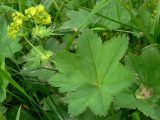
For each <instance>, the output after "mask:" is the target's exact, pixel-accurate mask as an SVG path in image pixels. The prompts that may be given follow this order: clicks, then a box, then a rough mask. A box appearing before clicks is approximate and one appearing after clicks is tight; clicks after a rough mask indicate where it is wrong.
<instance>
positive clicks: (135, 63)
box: [126, 45, 160, 100]
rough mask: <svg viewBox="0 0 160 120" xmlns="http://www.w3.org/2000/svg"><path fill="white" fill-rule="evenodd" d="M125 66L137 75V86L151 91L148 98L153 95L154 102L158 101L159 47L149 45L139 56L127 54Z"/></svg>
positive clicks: (159, 77) (159, 89)
mask: <svg viewBox="0 0 160 120" xmlns="http://www.w3.org/2000/svg"><path fill="white" fill-rule="evenodd" d="M126 64H127V65H128V66H129V67H130V68H132V69H133V70H134V71H135V72H136V73H137V75H138V83H139V86H142V85H144V86H146V87H148V88H149V89H152V90H153V94H151V95H150V96H153V95H154V96H153V97H155V100H156V98H157V99H159V97H160V87H159V86H160V81H159V80H160V75H159V71H160V67H159V65H160V47H159V46H158V45H150V46H147V47H145V48H144V49H143V50H142V53H141V55H139V56H137V55H134V54H129V55H128V56H127V57H126ZM144 97H145V96H144ZM146 97H147V96H146Z"/></svg>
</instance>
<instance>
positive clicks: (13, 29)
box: [8, 12, 25, 38]
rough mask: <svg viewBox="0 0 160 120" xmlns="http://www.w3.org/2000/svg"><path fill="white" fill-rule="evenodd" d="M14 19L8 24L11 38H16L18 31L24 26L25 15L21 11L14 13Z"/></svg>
mask: <svg viewBox="0 0 160 120" xmlns="http://www.w3.org/2000/svg"><path fill="white" fill-rule="evenodd" d="M12 18H13V21H12V22H11V24H10V25H9V26H8V36H9V37H10V38H16V35H17V32H19V30H20V29H21V28H22V24H23V20H24V18H25V17H24V15H23V14H22V13H20V12H15V13H13V14H12Z"/></svg>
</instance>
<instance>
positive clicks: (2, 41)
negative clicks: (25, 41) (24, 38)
mask: <svg viewBox="0 0 160 120" xmlns="http://www.w3.org/2000/svg"><path fill="white" fill-rule="evenodd" d="M0 23H1V24H0V28H1V29H0V51H1V53H0V56H5V57H12V56H13V54H14V53H16V52H18V51H20V50H21V49H22V47H21V45H20V44H19V43H18V42H19V40H12V39H9V38H8V37H7V23H6V21H4V20H2V19H1V18H0Z"/></svg>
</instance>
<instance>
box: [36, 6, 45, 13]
mask: <svg viewBox="0 0 160 120" xmlns="http://www.w3.org/2000/svg"><path fill="white" fill-rule="evenodd" d="M36 11H37V13H40V12H44V11H45V9H44V6H43V5H38V6H36Z"/></svg>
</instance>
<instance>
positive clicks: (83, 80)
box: [50, 30, 134, 116]
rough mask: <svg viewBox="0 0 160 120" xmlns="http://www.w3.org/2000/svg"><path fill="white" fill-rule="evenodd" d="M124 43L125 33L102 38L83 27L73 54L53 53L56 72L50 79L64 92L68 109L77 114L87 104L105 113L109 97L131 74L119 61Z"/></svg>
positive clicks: (109, 101) (125, 41) (131, 78)
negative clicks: (108, 38) (109, 38)
mask: <svg viewBox="0 0 160 120" xmlns="http://www.w3.org/2000/svg"><path fill="white" fill-rule="evenodd" d="M127 46H128V38H127V37H126V36H124V35H123V36H118V37H113V38H112V39H111V40H110V41H109V42H105V43H104V44H102V40H101V39H100V38H99V37H98V36H97V35H96V34H94V32H92V31H90V30H87V31H85V32H83V33H82V35H81V37H80V38H79V44H78V50H77V54H73V53H69V52H65V51H64V52H60V53H58V54H57V56H56V66H57V69H58V70H59V73H58V74H56V75H55V76H53V77H52V79H51V80H50V83H51V85H53V86H55V87H59V90H60V92H68V95H67V97H66V101H67V103H68V104H69V112H70V113H71V115H72V116H77V115H79V114H81V113H82V112H83V111H85V110H86V109H87V107H89V108H90V109H91V110H92V111H93V112H94V113H95V114H98V115H105V114H106V113H107V111H108V109H109V106H110V103H111V102H112V98H113V96H114V95H115V94H116V93H118V92H119V91H121V90H122V89H123V88H126V87H128V86H129V85H130V84H131V83H132V80H133V79H134V75H133V74H132V72H131V71H129V70H128V69H127V68H125V66H123V65H122V64H121V63H119V61H120V59H121V58H122V57H123V56H124V55H125V53H126V50H127Z"/></svg>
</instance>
